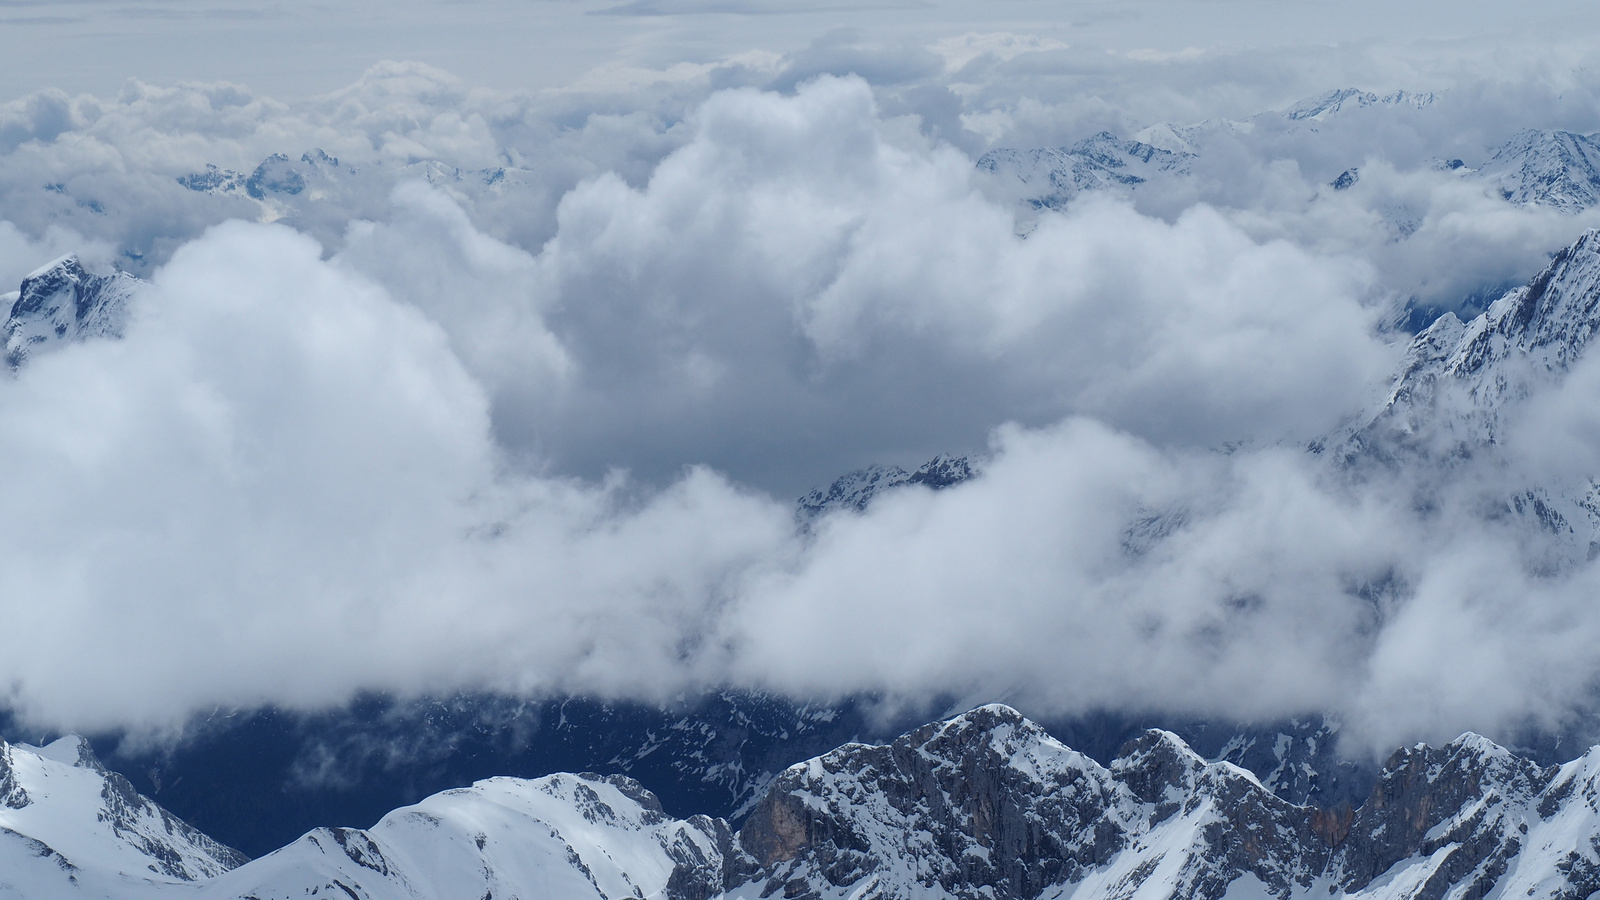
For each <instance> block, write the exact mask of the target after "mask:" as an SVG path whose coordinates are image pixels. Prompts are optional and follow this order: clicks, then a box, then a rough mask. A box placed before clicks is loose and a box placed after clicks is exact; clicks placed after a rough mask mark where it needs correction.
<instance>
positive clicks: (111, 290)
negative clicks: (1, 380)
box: [0, 254, 140, 369]
mask: <svg viewBox="0 0 1600 900" xmlns="http://www.w3.org/2000/svg"><path fill="white" fill-rule="evenodd" d="M139 284H140V281H139V280H138V279H137V278H134V277H133V276H131V275H128V274H125V273H122V272H118V273H116V274H114V275H96V274H94V273H92V272H90V271H88V270H87V269H85V268H84V267H83V264H82V263H81V262H79V261H78V257H77V256H76V255H73V254H68V255H66V256H63V257H61V258H60V259H57V260H55V261H53V262H50V263H48V264H46V265H44V266H41V267H40V268H38V269H37V270H35V271H33V272H32V273H30V274H29V275H28V277H26V278H24V279H22V287H21V290H19V291H14V292H12V293H10V294H5V295H0V307H5V308H7V309H9V313H8V314H7V318H6V322H5V342H6V363H7V364H8V365H10V366H11V368H13V369H15V368H17V367H19V366H21V365H22V364H23V363H24V362H26V361H27V359H28V357H29V356H32V355H35V354H38V353H43V352H46V351H48V350H50V349H53V348H54V347H57V346H61V345H63V344H67V343H71V342H74V341H82V340H88V339H90V338H115V337H121V336H122V329H123V327H124V325H125V324H126V323H127V317H128V298H129V297H130V296H131V295H132V294H133V291H134V290H135V288H137V287H138V285H139Z"/></svg>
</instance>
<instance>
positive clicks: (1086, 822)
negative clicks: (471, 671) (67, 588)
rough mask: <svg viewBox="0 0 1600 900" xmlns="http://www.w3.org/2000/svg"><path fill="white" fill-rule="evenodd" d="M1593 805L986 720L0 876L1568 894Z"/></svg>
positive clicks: (273, 883)
mask: <svg viewBox="0 0 1600 900" xmlns="http://www.w3.org/2000/svg"><path fill="white" fill-rule="evenodd" d="M13 752H14V753H15V751H13ZM30 758H38V759H43V758H44V757H42V756H39V755H38V754H30ZM13 768H17V767H15V766H13ZM67 768H69V769H70V768H72V767H71V766H68V767H67ZM41 780H42V779H39V778H35V777H33V776H28V777H27V778H25V779H23V781H24V782H25V783H24V784H23V787H24V788H25V789H29V788H32V787H33V785H35V784H37V783H39V782H40V781H41ZM1597 798H1600V748H1597V749H1595V750H1593V751H1590V753H1588V754H1586V755H1585V756H1584V757H1582V758H1580V759H1578V760H1575V761H1573V762H1570V763H1567V764H1565V765H1562V766H1559V767H1557V766H1551V767H1541V766H1539V765H1537V764H1535V763H1533V762H1531V761H1529V760H1527V759H1524V758H1521V757H1518V756H1516V755H1515V754H1512V753H1510V752H1509V751H1506V750H1504V749H1502V748H1500V747H1498V746H1496V745H1494V744H1493V743H1491V742H1490V741H1488V740H1486V739H1484V738H1482V737H1479V736H1476V735H1471V734H1468V735H1463V736H1462V737H1460V738H1458V739H1457V740H1455V741H1452V742H1450V743H1449V744H1446V745H1445V746H1443V747H1438V748H1432V747H1428V746H1425V745H1420V744H1419V745H1417V746H1414V747H1411V748H1407V749H1404V750H1401V751H1399V752H1397V753H1395V754H1394V755H1393V756H1392V757H1391V758H1390V760H1389V762H1388V763H1387V764H1386V766H1385V767H1384V770H1383V772H1382V774H1381V776H1380V777H1379V779H1378V781H1377V784H1376V786H1375V787H1374V788H1373V790H1372V792H1371V794H1370V795H1369V796H1368V797H1367V798H1366V800H1365V802H1364V803H1362V804H1361V806H1360V808H1359V809H1352V808H1350V807H1349V806H1340V807H1336V808H1332V809H1323V808H1318V807H1312V806H1302V805H1296V804H1293V803H1290V802H1288V801H1286V800H1284V799H1282V798H1280V797H1278V796H1276V795H1274V794H1273V793H1272V792H1271V791H1270V790H1268V789H1267V788H1266V787H1265V786H1263V785H1262V784H1261V782H1260V781H1259V780H1258V779H1256V778H1255V777H1254V776H1253V775H1251V774H1250V773H1249V772H1247V771H1245V770H1243V769H1240V768H1239V767H1237V766H1234V765H1232V764H1230V763H1226V762H1207V761H1206V760H1205V759H1203V758H1201V757H1200V756H1199V755H1198V754H1196V753H1195V752H1194V751H1193V750H1191V749H1190V748H1189V747H1188V745H1186V744H1185V743H1184V742H1183V741H1182V740H1181V739H1179V738H1178V737H1177V736H1176V735H1174V734H1172V733H1170V732H1163V731H1149V732H1146V733H1145V734H1144V735H1142V736H1141V737H1139V738H1138V739H1136V740H1134V741H1132V742H1130V743H1129V744H1128V745H1127V746H1126V747H1124V748H1123V751H1122V753H1121V754H1120V755H1119V756H1118V757H1117V759H1116V760H1114V761H1113V762H1112V763H1111V765H1109V766H1104V765H1101V764H1100V763H1097V762H1095V761H1094V760H1093V759H1091V758H1089V757H1088V756H1086V755H1084V754H1082V753H1080V752H1077V751H1075V750H1072V749H1070V748H1068V747H1067V746H1065V745H1063V744H1062V743H1060V742H1059V741H1056V740H1055V739H1054V738H1052V737H1050V735H1049V734H1047V733H1046V732H1045V731H1044V729H1042V728H1040V727H1039V726H1038V725H1037V724H1035V723H1033V722H1031V721H1029V720H1027V719H1026V718H1024V717H1023V716H1021V715H1020V714H1019V713H1017V712H1016V711H1015V710H1012V709H1010V708H1008V707H1005V706H1000V705H990V706H984V707H979V708H978V709H975V710H972V711H970V712H967V713H963V714H961V715H958V716H955V717H953V718H950V719H947V720H944V721H940V722H935V723H932V724H930V725H925V726H922V727H920V728H917V729H915V730H913V731H911V732H909V733H907V734H905V735H902V736H901V737H900V738H898V739H896V740H895V741H893V742H892V743H889V744H882V745H872V744H846V745H844V746H842V747H839V748H838V749H836V750H834V751H832V752H830V753H827V754H824V755H822V756H819V757H816V758H813V759H810V760H807V761H804V762H801V763H799V764H797V765H794V766H791V767H789V768H788V769H787V770H785V771H784V772H783V773H782V774H781V775H780V776H779V778H778V779H777V781H776V782H775V783H774V784H773V785H772V787H771V789H770V790H769V791H768V792H767V793H766V795H765V797H764V798H763V800H762V801H761V803H760V804H759V805H758V806H757V807H756V809H755V810H754V812H753V813H752V814H751V816H750V817H749V818H748V819H747V820H746V821H745V823H744V824H743V826H742V827H740V828H739V829H738V830H737V831H735V830H734V829H733V828H732V827H730V826H729V825H728V824H727V823H726V822H724V821H722V820H718V819H713V818H708V817H705V816H695V817H691V818H689V819H674V818H671V817H669V816H668V815H666V814H665V813H664V812H663V811H662V810H661V807H660V804H659V802H658V801H657V800H656V798H655V797H654V796H652V795H651V794H650V793H649V792H648V791H646V790H644V789H643V788H642V787H641V786H640V785H639V784H638V783H637V782H634V781H632V780H631V779H627V778H623V777H618V776H612V777H608V778H602V777H600V776H596V775H568V774H560V775H551V776H547V777H544V778H539V779H532V780H524V779H514V778H494V779H488V780H485V781H480V782H478V783H477V784H474V785H473V786H472V787H470V788H465V789H457V790H451V791H446V792H443V793H441V794H437V795H435V796H432V797H429V798H428V799H426V800H424V801H423V802H421V803H419V804H416V805H414V806H410V807H406V808H403V809H398V810H395V811H393V812H391V813H390V814H388V815H386V816H384V817H383V819H382V820H381V821H379V822H378V824H377V825H375V826H373V827H372V828H370V829H365V830H361V829H352V828H319V829H316V830H314V831H312V832H310V833H309V834H307V835H305V836H304V837H302V838H301V839H299V840H298V841H295V842H294V843H292V844H290V845H289V846H287V847H285V848H283V849H281V850H279V851H277V852H275V853H272V854H269V855H267V856H265V857H263V858H261V859H257V860H255V861H253V862H249V863H246V864H244V865H240V866H238V867H237V868H231V869H230V870H227V871H218V872H216V873H215V874H214V875H212V876H211V877H208V878H206V879H205V880H203V881H200V882H198V883H189V882H185V881H184V880H183V879H181V878H176V877H172V876H163V877H155V876H151V877H148V878H141V879H139V880H137V881H134V880H132V879H129V878H127V876H123V875H118V877H123V878H125V879H126V880H125V881H124V882H122V883H121V886H122V887H124V888H126V889H125V890H123V891H122V892H121V893H114V892H113V893H108V892H107V891H106V889H105V888H104V887H103V884H107V883H110V882H95V881H94V880H93V878H91V877H90V876H91V875H93V876H94V877H99V876H98V873H99V872H100V871H101V870H102V869H103V868H104V869H107V870H114V868H115V867H114V866H99V867H96V868H94V869H90V868H83V867H79V868H76V869H74V870H70V871H69V870H68V869H67V868H64V867H62V866H61V865H59V864H58V863H56V862H55V860H54V858H53V857H50V856H48V854H47V855H45V856H40V857H37V858H36V859H38V860H42V861H43V862H32V861H29V860H27V859H21V858H19V859H18V860H17V865H18V867H15V868H12V869H10V870H8V874H9V872H24V873H27V874H28V875H29V876H30V877H32V876H33V875H34V873H35V870H37V871H39V872H43V873H45V875H46V876H48V878H47V879H45V880H40V881H32V882H24V881H17V880H15V879H14V880H13V882H12V883H11V894H12V895H13V896H18V897H48V898H56V897H60V898H69V897H78V896H84V897H87V896H127V897H139V896H150V897H176V896H188V897H196V898H219V900H220V898H240V897H251V898H256V900H269V898H272V900H280V898H281V900H287V898H290V897H307V896H323V895H328V896H333V897H340V898H343V897H349V898H356V900H419V898H438V897H468V898H480V897H491V898H493V897H499V898H510V897H546V896H547V897H562V898H583V897H594V898H597V900H600V898H607V900H608V898H616V897H629V896H631V897H638V898H647V897H659V898H665V900H712V898H728V900H733V898H749V900H755V898H766V897H773V896H778V895H780V894H781V895H782V896H783V897H785V898H787V900H810V898H839V900H844V898H875V897H877V898H908V900H909V898H973V900H976V898H989V900H999V898H1007V900H1032V898H1067V897H1072V898H1075V900H1101V898H1148V900H1165V898H1173V900H1178V898H1183V900H1190V898H1198V900H1219V898H1224V897H1229V898H1246V897H1249V898H1265V897H1268V896H1271V897H1276V898H1282V900H1290V898H1297V897H1303V898H1311V897H1350V898H1355V897H1359V898H1370V900H1380V898H1382V900H1391V898H1392V900H1400V898H1416V897H1444V896H1459V897H1485V896H1493V897H1511V896H1517V897H1535V898H1558V897H1560V898H1566V897H1586V896H1588V895H1589V894H1591V893H1593V892H1594V891H1596V890H1597V889H1600V848H1597V844H1600V842H1597V841H1596V840H1595V839H1594V838H1593V835H1595V834H1600V799H1597ZM68 800H69V798H67V797H65V796H64V795H63V796H62V797H61V798H60V800H59V802H58V800H57V798H56V797H55V796H54V795H50V796H47V797H45V798H44V799H41V800H39V801H37V807H38V808H39V809H40V810H44V811H50V810H55V809H57V808H58V807H60V808H70V809H74V810H76V809H80V808H82V807H83V803H82V802H81V800H78V799H72V800H71V802H68ZM74 804H76V805H74ZM104 830H105V829H102V831H104ZM17 834H18V835H19V836H18V837H16V838H12V836H11V833H9V832H8V833H5V836H6V837H7V838H8V839H11V840H13V843H14V844H15V846H17V847H22V848H29V847H32V846H33V845H32V844H29V843H27V841H28V838H27V837H22V836H21V835H26V834H27V832H23V831H20V830H19V831H18V832H17ZM83 858H84V859H91V858H93V859H95V860H96V861H97V862H98V861H99V860H101V859H110V858H111V857H110V855H109V851H107V852H106V855H104V856H95V857H90V856H88V855H86V856H84V857H83ZM47 865H48V866H54V867H55V869H54V870H53V871H52V870H50V869H49V868H48V867H47ZM216 866H217V868H218V869H224V868H226V865H225V863H223V862H217V863H216ZM41 877H44V876H41Z"/></svg>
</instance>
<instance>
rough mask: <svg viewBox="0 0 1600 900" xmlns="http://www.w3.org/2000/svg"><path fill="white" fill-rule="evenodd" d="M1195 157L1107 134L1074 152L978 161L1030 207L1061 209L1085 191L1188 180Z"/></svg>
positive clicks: (996, 155)
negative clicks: (1018, 192)
mask: <svg viewBox="0 0 1600 900" xmlns="http://www.w3.org/2000/svg"><path fill="white" fill-rule="evenodd" d="M1191 157H1192V155H1191V154H1188V153H1183V152H1174V151H1171V150H1163V149H1161V148H1159V147H1156V146H1153V145H1151V144H1146V143H1142V142H1140V141H1125V140H1122V139H1120V138H1118V137H1117V136H1116V135H1113V134H1110V133H1109V132H1104V131H1102V132H1101V133H1099V134H1097V135H1095V136H1094V137H1091V138H1087V139H1085V140H1082V141H1079V142H1078V143H1076V144H1073V145H1072V146H1071V147H1050V148H1043V149H1038V150H1012V149H1007V148H1000V149H996V150H990V151H989V152H988V153H985V154H984V155H983V156H981V157H979V158H978V169H979V170H980V171H984V172H989V173H991V174H992V175H993V176H994V177H995V178H996V179H997V180H999V181H1000V182H1001V183H1002V184H1006V185H1015V186H1017V187H1019V188H1020V189H1021V192H1022V194H1023V196H1022V199H1023V200H1024V201H1025V202H1027V203H1029V204H1031V205H1033V206H1035V207H1038V208H1045V207H1048V208H1052V209H1055V208H1059V207H1062V206H1065V205H1066V204H1067V202H1068V201H1070V200H1071V199H1072V198H1073V197H1076V196H1077V195H1078V194H1080V193H1082V192H1084V191H1094V190H1104V189H1107V188H1118V189H1125V190H1133V189H1135V188H1137V187H1138V186H1139V185H1141V184H1144V183H1145V182H1147V181H1150V180H1151V179H1155V178H1165V177H1174V176H1181V175H1186V174H1188V171H1189V160H1190V159H1191Z"/></svg>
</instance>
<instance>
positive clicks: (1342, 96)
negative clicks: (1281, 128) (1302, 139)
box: [1283, 88, 1439, 122]
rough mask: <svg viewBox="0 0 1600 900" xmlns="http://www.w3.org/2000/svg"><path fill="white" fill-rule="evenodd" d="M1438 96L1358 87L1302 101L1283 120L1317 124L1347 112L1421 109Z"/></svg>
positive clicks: (1288, 110)
mask: <svg viewBox="0 0 1600 900" xmlns="http://www.w3.org/2000/svg"><path fill="white" fill-rule="evenodd" d="M1438 99H1439V95H1438V94H1431V93H1413V92H1411V91H1395V92H1394V93H1391V94H1382V95H1379V94H1374V93H1372V92H1370V91H1362V90H1358V89H1356V88H1343V89H1340V90H1333V91H1329V92H1327V93H1326V94H1321V95H1319V96H1316V97H1310V98H1308V99H1305V100H1301V101H1300V102H1299V103H1296V104H1295V105H1294V106H1291V107H1289V108H1288V109H1287V110H1284V113H1283V117H1284V118H1285V119H1288V120H1289V121H1291V122H1308V121H1309V122H1316V121H1321V120H1323V119H1326V118H1328V117H1329V116H1333V115H1336V114H1338V113H1339V112H1341V111H1343V110H1346V109H1360V108H1363V107H1371V106H1404V107H1411V108H1413V109H1422V108H1424V107H1428V106H1432V105H1433V103H1434V101H1436V100H1438Z"/></svg>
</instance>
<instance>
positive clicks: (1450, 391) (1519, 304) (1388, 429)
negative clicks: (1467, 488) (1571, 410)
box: [1343, 231, 1600, 459]
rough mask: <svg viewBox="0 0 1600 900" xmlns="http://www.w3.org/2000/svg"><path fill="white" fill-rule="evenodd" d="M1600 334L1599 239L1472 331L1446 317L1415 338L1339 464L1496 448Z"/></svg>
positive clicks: (1559, 261)
mask: <svg viewBox="0 0 1600 900" xmlns="http://www.w3.org/2000/svg"><path fill="white" fill-rule="evenodd" d="M1597 328H1600V231H1590V232H1588V233H1586V234H1584V235H1583V236H1582V237H1580V238H1578V240H1577V241H1575V242H1573V244H1572V245H1571V246H1568V247H1566V248H1565V249H1563V250H1562V251H1561V252H1559V253H1557V254H1556V256H1555V258H1554V259H1552V260H1551V262H1550V264H1549V265H1548V266H1546V267H1545V269H1544V271H1542V272H1540V273H1539V274H1538V275H1537V276H1535V277H1534V278H1533V280H1532V281H1530V282H1529V283H1528V284H1527V285H1525V286H1523V287H1520V288H1517V289H1516V290H1514V291H1510V292H1508V293H1507V294H1505V296H1503V297H1501V298H1500V299H1499V300H1496V301H1495V302H1494V303H1493V304H1491V305H1490V306H1489V308H1488V309H1487V310H1485V311H1484V312H1483V313H1482V314H1480V315H1479V316H1477V317H1476V318H1475V319H1473V320H1472V321H1471V322H1467V323H1462V322H1461V321H1460V320H1459V319H1457V318H1456V317H1455V315H1453V314H1450V313H1446V314H1445V315H1443V316H1441V317H1440V318H1439V319H1438V320H1436V321H1435V322H1434V323H1433V324H1432V325H1431V326H1429V327H1428V328H1427V329H1425V330H1424V331H1423V332H1422V333H1421V334H1418V335H1417V336H1416V338H1414V339H1413V340H1412V342H1411V346H1410V347H1409V348H1408V349H1407V352H1406V357H1405V361H1404V363H1403V365H1402V367H1401V370H1400V372H1399V373H1398V375H1397V376H1396V378H1395V380H1394V383H1393V386H1392V387H1391V388H1390V391H1389V394H1388V396H1387V398H1386V399H1385V400H1384V401H1383V402H1382V403H1381V404H1379V406H1378V407H1377V408H1376V410H1375V411H1373V412H1372V413H1370V414H1369V415H1368V416H1367V417H1366V419H1365V421H1364V422H1363V423H1362V424H1361V425H1360V426H1359V427H1357V428H1356V429H1355V431H1354V432H1353V435H1352V438H1351V439H1350V441H1349V442H1348V444H1347V447H1346V450H1345V451H1344V453H1343V457H1344V458H1346V459H1353V458H1355V457H1357V456H1361V455H1366V454H1370V453H1373V452H1376V453H1377V454H1378V455H1379V456H1382V457H1386V458H1392V457H1393V455H1394V454H1395V453H1397V452H1402V451H1410V452H1422V453H1424V454H1428V455H1433V456H1437V457H1439V458H1441V459H1451V458H1464V457H1467V456H1471V455H1472V454H1473V453H1474V452H1475V451H1476V450H1477V449H1479V448H1481V447H1485V446H1489V445H1492V444H1494V443H1496V442H1497V441H1498V440H1499V437H1500V432H1501V429H1502V427H1503V420H1504V418H1505V416H1506V415H1509V414H1511V413H1512V412H1513V411H1514V407H1515V405H1516V404H1517V403H1518V402H1520V401H1522V400H1524V399H1526V398H1527V397H1528V396H1529V395H1530V394H1531V393H1532V392H1534V391H1535V390H1538V389H1539V388H1540V387H1541V386H1543V385H1546V384H1550V383H1552V382H1554V381H1556V380H1558V379H1559V378H1560V377H1561V376H1562V375H1563V374H1565V372H1566V371H1567V369H1568V368H1570V367H1571V365H1572V364H1573V363H1575V362H1576V361H1577V360H1578V358H1579V357H1581V356H1582V355H1583V354H1584V352H1585V351H1586V350H1587V348H1588V345H1589V343H1590V342H1591V340H1592V339H1593V338H1594V335H1595V332H1596V329H1597Z"/></svg>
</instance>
